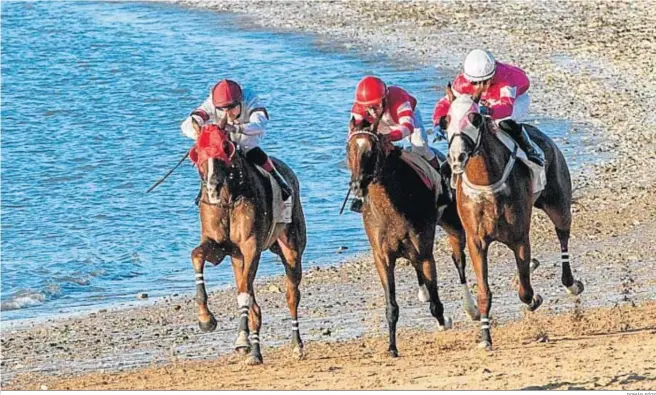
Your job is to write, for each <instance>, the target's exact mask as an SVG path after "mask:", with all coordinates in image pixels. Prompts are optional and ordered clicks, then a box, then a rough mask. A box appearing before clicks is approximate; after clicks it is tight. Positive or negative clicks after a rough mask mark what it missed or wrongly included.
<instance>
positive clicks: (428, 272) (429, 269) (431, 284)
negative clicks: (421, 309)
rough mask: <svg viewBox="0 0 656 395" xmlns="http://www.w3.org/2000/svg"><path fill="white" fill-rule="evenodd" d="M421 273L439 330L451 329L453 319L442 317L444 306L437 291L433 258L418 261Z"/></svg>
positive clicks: (431, 310)
mask: <svg viewBox="0 0 656 395" xmlns="http://www.w3.org/2000/svg"><path fill="white" fill-rule="evenodd" d="M420 268H421V275H422V277H423V280H424V285H425V286H426V288H427V289H428V295H429V297H430V312H431V314H432V315H433V317H435V318H436V319H437V323H438V325H439V327H440V330H447V329H451V327H452V326H453V321H452V320H451V318H449V317H447V318H444V306H443V305H442V302H441V301H440V296H439V293H438V291H437V271H436V269H435V259H434V258H433V257H427V258H424V259H422V260H421V261H420Z"/></svg>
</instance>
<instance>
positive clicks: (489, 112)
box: [478, 105, 492, 117]
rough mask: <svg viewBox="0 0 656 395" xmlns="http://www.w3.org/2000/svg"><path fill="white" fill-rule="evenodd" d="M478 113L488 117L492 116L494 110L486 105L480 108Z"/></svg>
mask: <svg viewBox="0 0 656 395" xmlns="http://www.w3.org/2000/svg"><path fill="white" fill-rule="evenodd" d="M478 112H479V113H481V115H487V116H488V117H490V116H492V108H490V107H487V106H484V105H481V106H478Z"/></svg>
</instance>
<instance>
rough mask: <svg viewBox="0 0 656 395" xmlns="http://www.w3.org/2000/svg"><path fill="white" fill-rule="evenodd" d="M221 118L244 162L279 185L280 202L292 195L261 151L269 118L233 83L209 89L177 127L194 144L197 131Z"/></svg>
mask: <svg viewBox="0 0 656 395" xmlns="http://www.w3.org/2000/svg"><path fill="white" fill-rule="evenodd" d="M224 117H226V119H227V122H226V126H225V128H224V130H225V131H226V132H228V133H229V135H230V140H231V141H232V142H233V143H235V145H236V146H237V147H238V149H239V150H241V151H242V152H243V153H244V154H245V155H246V159H248V160H249V161H251V162H253V163H255V164H256V165H258V166H260V167H262V168H263V169H264V170H266V171H268V172H269V174H271V176H273V178H274V179H275V180H276V182H278V184H279V185H280V189H281V193H282V199H283V200H287V199H288V198H289V197H290V196H291V195H292V189H291V188H290V187H289V185H288V184H287V181H285V179H284V178H283V176H282V175H281V174H280V173H279V172H278V170H276V168H275V166H274V164H273V162H272V161H271V159H269V156H268V155H267V154H266V153H265V152H264V151H263V150H262V148H260V146H259V145H260V141H261V140H262V138H263V137H264V132H265V128H266V125H267V123H268V121H269V114H268V113H267V110H266V108H264V106H262V105H261V104H260V102H259V100H258V98H257V96H255V95H254V94H253V93H252V92H250V91H248V90H243V91H242V89H241V87H240V86H239V84H237V83H236V82H234V81H231V80H222V81H220V82H219V83H217V84H216V85H214V87H213V88H212V90H211V92H210V95H209V97H208V98H207V99H206V100H205V101H204V102H203V103H202V104H201V105H200V106H199V107H198V108H196V109H195V110H194V111H192V112H191V115H189V116H188V117H187V118H186V119H185V120H184V121H183V122H182V125H181V126H180V129H181V130H182V134H184V135H185V136H187V137H189V138H191V139H193V140H196V138H198V134H199V132H200V127H201V126H203V125H204V124H206V123H214V124H218V123H219V121H221V120H222V119H223V118H224Z"/></svg>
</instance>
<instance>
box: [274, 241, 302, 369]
mask: <svg viewBox="0 0 656 395" xmlns="http://www.w3.org/2000/svg"><path fill="white" fill-rule="evenodd" d="M290 239H292V238H290V237H288V236H287V234H283V235H282V236H281V237H280V238H278V242H277V244H276V246H277V248H272V250H273V251H274V252H275V253H276V254H278V255H279V256H280V259H281V260H282V263H283V265H284V266H285V274H286V275H287V278H286V279H285V282H286V285H287V305H288V306H289V313H290V315H291V318H292V347H293V350H294V354H296V356H297V357H298V358H302V357H303V341H302V340H301V332H300V331H299V328H298V304H299V302H300V301H301V292H300V291H299V290H298V286H299V284H300V283H301V278H302V277H303V270H302V267H301V254H302V252H301V251H299V250H298V243H296V242H291V241H290Z"/></svg>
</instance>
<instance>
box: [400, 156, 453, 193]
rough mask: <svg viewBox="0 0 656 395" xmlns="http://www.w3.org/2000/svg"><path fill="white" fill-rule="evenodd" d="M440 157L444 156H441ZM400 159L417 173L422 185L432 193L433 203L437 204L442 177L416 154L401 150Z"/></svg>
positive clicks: (440, 191)
mask: <svg viewBox="0 0 656 395" xmlns="http://www.w3.org/2000/svg"><path fill="white" fill-rule="evenodd" d="M442 157H444V156H443V155H442ZM401 159H402V160H403V161H404V162H405V163H407V164H408V165H409V166H410V167H411V168H412V169H413V170H414V171H415V172H416V173H417V175H418V176H419V178H420V179H421V181H422V182H423V183H424V185H426V187H427V188H428V189H430V190H431V191H432V192H433V194H434V196H435V203H437V201H438V199H439V198H440V195H441V194H442V175H441V174H440V173H439V172H438V171H437V170H435V168H433V166H431V165H430V163H428V161H427V160H426V159H424V158H423V157H422V156H421V155H419V154H417V153H414V152H410V151H406V150H401ZM440 165H441V163H440Z"/></svg>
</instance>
